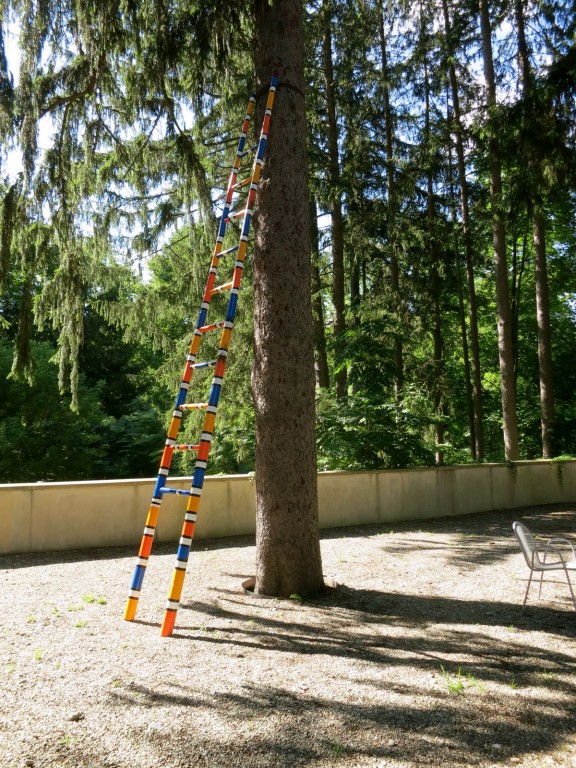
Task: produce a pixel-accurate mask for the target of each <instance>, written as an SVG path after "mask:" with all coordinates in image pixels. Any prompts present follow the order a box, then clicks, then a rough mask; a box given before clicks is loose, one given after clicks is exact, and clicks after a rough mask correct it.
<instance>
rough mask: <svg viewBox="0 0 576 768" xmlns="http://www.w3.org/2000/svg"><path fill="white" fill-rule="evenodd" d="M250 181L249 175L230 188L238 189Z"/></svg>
mask: <svg viewBox="0 0 576 768" xmlns="http://www.w3.org/2000/svg"><path fill="white" fill-rule="evenodd" d="M251 182H252V176H249V177H248V178H247V179H244V180H243V181H239V182H238V183H237V184H234V186H233V187H232V189H240V188H241V187H245V186H246V184H250V183H251Z"/></svg>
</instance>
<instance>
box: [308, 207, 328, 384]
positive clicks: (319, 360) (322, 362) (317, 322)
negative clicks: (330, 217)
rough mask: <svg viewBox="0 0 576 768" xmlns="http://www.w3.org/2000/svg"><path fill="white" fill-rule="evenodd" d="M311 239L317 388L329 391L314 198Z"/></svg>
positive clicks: (311, 214) (311, 209)
mask: <svg viewBox="0 0 576 768" xmlns="http://www.w3.org/2000/svg"><path fill="white" fill-rule="evenodd" d="M310 239H311V241H312V317H313V319H314V347H315V352H316V355H315V361H316V386H318V387H319V388H320V389H328V387H329V386H330V374H329V372H328V356H327V354H326V326H325V323H324V306H323V304H322V280H321V279H320V265H319V260H320V247H319V236H318V210H317V208H316V201H315V200H314V198H313V197H310Z"/></svg>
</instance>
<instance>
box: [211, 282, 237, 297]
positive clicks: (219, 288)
mask: <svg viewBox="0 0 576 768" xmlns="http://www.w3.org/2000/svg"><path fill="white" fill-rule="evenodd" d="M233 285H234V281H233V280H230V282H229V283H223V284H222V285H218V286H216V288H212V290H211V291H210V296H214V294H215V293H222V291H229V290H230V288H232V286H233Z"/></svg>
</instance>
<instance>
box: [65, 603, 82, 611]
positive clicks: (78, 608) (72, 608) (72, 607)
mask: <svg viewBox="0 0 576 768" xmlns="http://www.w3.org/2000/svg"><path fill="white" fill-rule="evenodd" d="M66 610H67V611H70V613H73V612H74V611H83V610H84V606H83V605H69V606H68V608H67V609H66Z"/></svg>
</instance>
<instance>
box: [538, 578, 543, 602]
mask: <svg viewBox="0 0 576 768" xmlns="http://www.w3.org/2000/svg"><path fill="white" fill-rule="evenodd" d="M543 581H544V571H540V587H539V588H538V600H540V597H541V595H542V582H543Z"/></svg>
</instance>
